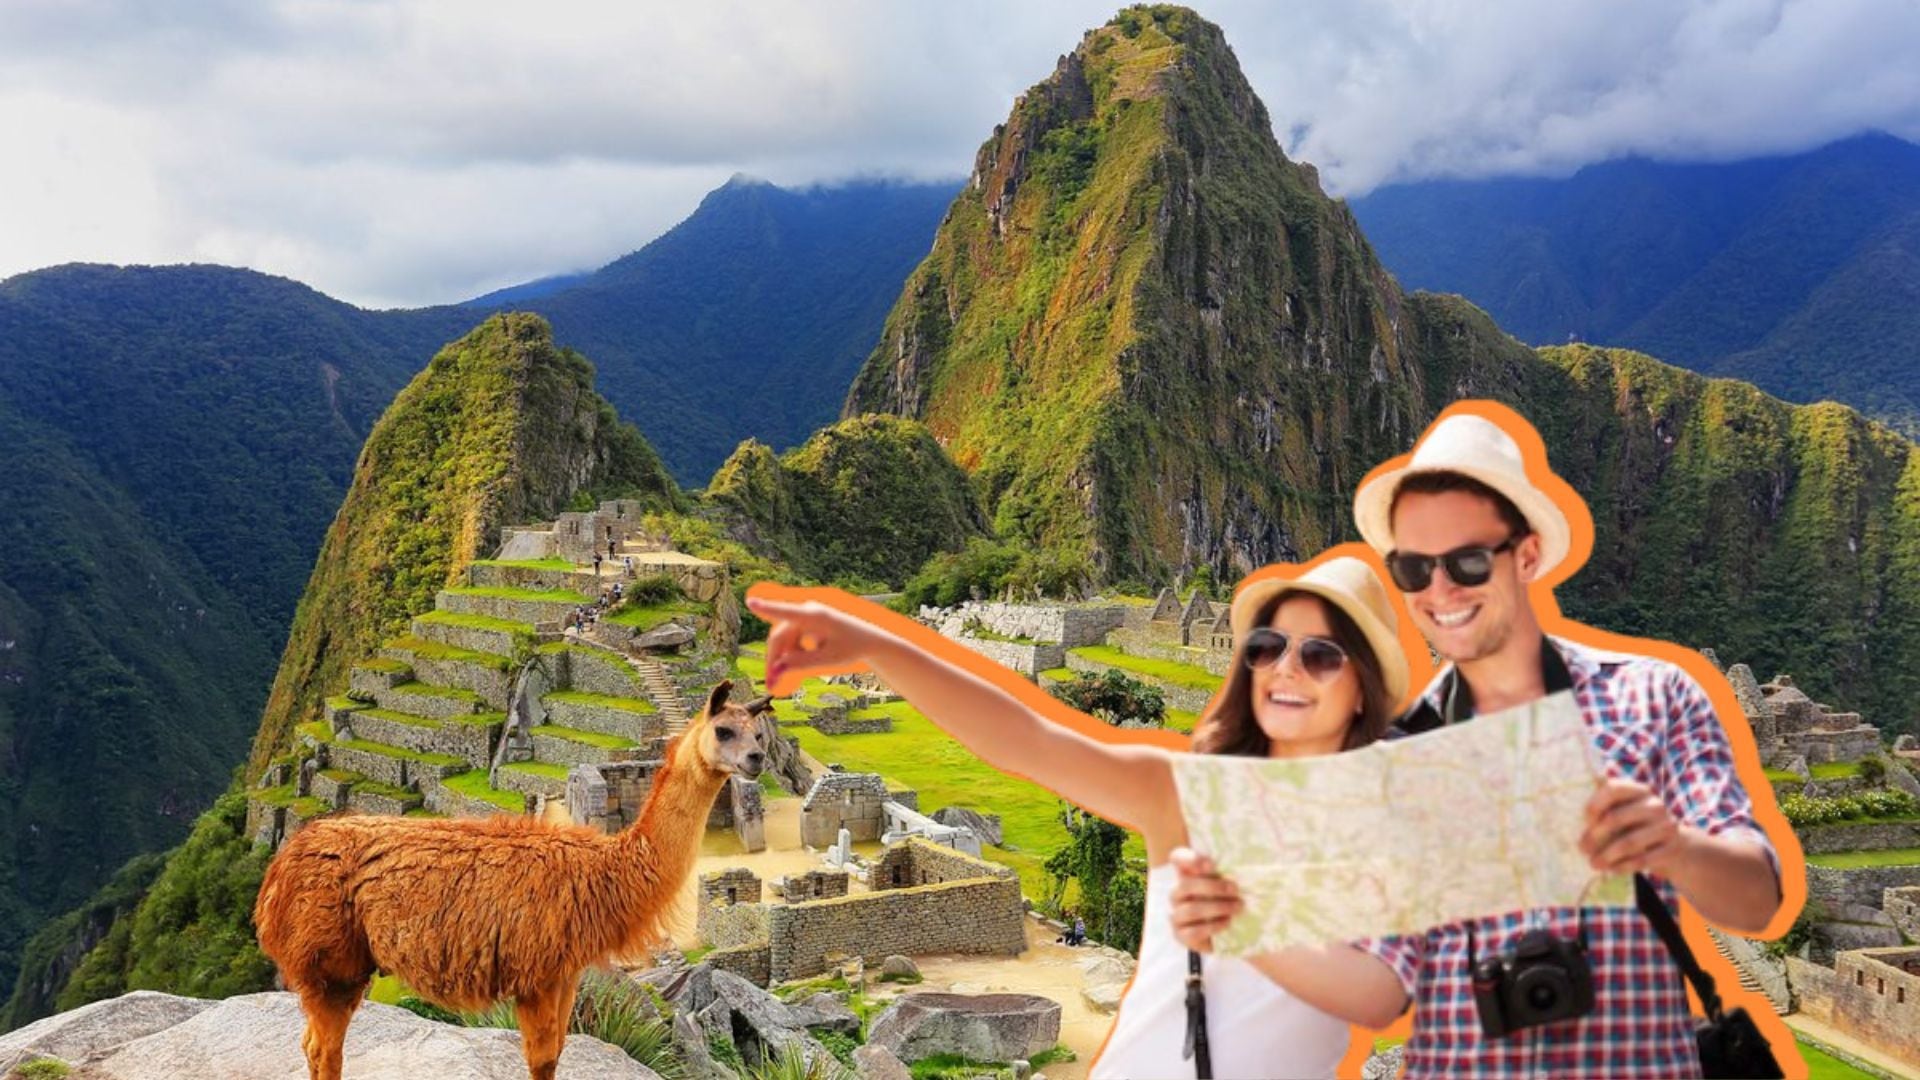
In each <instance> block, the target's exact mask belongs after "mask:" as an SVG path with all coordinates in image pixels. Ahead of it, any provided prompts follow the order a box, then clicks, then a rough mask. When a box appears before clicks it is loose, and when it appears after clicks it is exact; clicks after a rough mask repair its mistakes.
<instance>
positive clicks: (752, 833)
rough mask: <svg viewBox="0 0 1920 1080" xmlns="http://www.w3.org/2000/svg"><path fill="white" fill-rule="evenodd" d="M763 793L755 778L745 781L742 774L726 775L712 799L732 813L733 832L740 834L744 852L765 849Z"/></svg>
mask: <svg viewBox="0 0 1920 1080" xmlns="http://www.w3.org/2000/svg"><path fill="white" fill-rule="evenodd" d="M764 795H765V793H764V792H762V791H761V790H760V782H759V781H758V780H748V779H747V778H746V777H744V776H731V777H728V778H727V789H726V791H724V792H722V793H721V795H720V797H719V798H717V799H715V800H713V801H714V803H715V804H716V805H721V804H725V805H726V806H727V807H728V808H729V809H730V810H731V811H732V813H731V814H730V815H729V816H731V817H732V818H733V822H732V824H733V831H734V832H735V833H736V834H737V835H738V836H739V837H740V843H741V846H743V847H745V848H746V849H747V850H748V851H765V850H766V849H767V813H766V807H765V803H764V802H763V801H762V800H763V798H764Z"/></svg>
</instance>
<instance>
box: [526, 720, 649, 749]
mask: <svg viewBox="0 0 1920 1080" xmlns="http://www.w3.org/2000/svg"><path fill="white" fill-rule="evenodd" d="M527 734H529V735H550V736H552V737H554V738H556V739H565V740H567V741H568V742H577V743H585V744H586V745H588V746H596V747H599V748H600V749H602V750H631V749H633V748H634V747H635V746H637V745H639V744H637V743H635V742H634V741H633V740H632V739H623V738H621V737H620V736H618V735H603V734H601V733H600V732H598V731H581V730H579V729H578V728H568V727H561V726H559V725H558V724H541V725H540V726H539V727H536V728H532V729H530V730H529V731H528V732H527Z"/></svg>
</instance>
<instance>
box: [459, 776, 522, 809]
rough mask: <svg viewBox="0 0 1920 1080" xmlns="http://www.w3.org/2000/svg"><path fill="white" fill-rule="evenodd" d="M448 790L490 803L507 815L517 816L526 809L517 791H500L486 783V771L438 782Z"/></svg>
mask: <svg viewBox="0 0 1920 1080" xmlns="http://www.w3.org/2000/svg"><path fill="white" fill-rule="evenodd" d="M440 782H441V783H442V784H445V785H446V786H447V787H448V788H449V789H450V790H452V791H455V792H458V793H459V794H461V795H465V796H467V797H468V798H472V799H479V800H480V801H482V802H488V803H492V804H493V805H495V806H497V807H499V808H500V809H502V810H504V811H506V812H507V813H509V814H518V813H521V812H522V811H524V810H525V809H526V808H527V801H526V799H525V797H524V796H522V795H521V794H520V793H519V792H517V791H501V790H499V789H498V788H495V787H493V786H492V785H490V784H488V783H487V770H485V769H475V770H473V771H472V772H463V773H461V774H460V775H458V776H449V777H447V778H446V779H445V780H442V781H440Z"/></svg>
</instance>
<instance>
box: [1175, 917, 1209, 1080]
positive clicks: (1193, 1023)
mask: <svg viewBox="0 0 1920 1080" xmlns="http://www.w3.org/2000/svg"><path fill="white" fill-rule="evenodd" d="M1180 1056H1181V1057H1183V1058H1192V1059H1193V1074H1194V1076H1196V1077H1198V1078H1199V1080H1213V1050H1212V1048H1211V1047H1209V1046H1208V1045H1207V991H1206V987H1205V985H1204V984H1203V983H1202V982H1201V979H1200V954H1199V953H1197V952H1194V951H1193V950H1192V949H1188V950H1187V1039H1186V1043H1185V1045H1183V1046H1182V1047H1181V1048H1180Z"/></svg>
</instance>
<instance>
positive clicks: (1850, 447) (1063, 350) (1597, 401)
mask: <svg viewBox="0 0 1920 1080" xmlns="http://www.w3.org/2000/svg"><path fill="white" fill-rule="evenodd" d="M1463 397H1490V398H1495V399H1498V400H1500V401H1503V402H1506V403H1508V404H1511V405H1513V406H1514V407H1516V408H1517V409H1518V410H1519V411H1521V412H1522V413H1523V414H1524V415H1526V416H1528V417H1530V418H1531V419H1532V420H1533V422H1534V423H1535V424H1536V425H1537V426H1538V427H1539V429H1540V430H1541V433H1542V434H1543V436H1544V437H1545V438H1546V440H1547V445H1548V449H1549V452H1550V454H1551V455H1552V457H1553V460H1554V462H1555V465H1556V467H1557V468H1558V469H1559V470H1560V471H1561V472H1562V474H1563V475H1565V476H1566V477H1567V478H1568V479H1569V480H1570V481H1572V482H1573V483H1574V485H1575V486H1576V488H1578V489H1579V490H1581V491H1582V492H1583V493H1584V494H1586V496H1587V497H1588V499H1589V500H1590V502H1591V503H1592V505H1593V510H1594V517H1595V520H1596V527H1597V530H1598V537H1597V542H1596V545H1595V556H1594V559H1593V562H1592V564H1591V565H1590V567H1589V568H1588V570H1587V571H1586V572H1585V573H1583V574H1582V575H1581V576H1580V577H1579V578H1577V579H1576V580H1575V581H1574V582H1573V583H1572V584H1570V586H1569V587H1568V588H1567V590H1566V591H1565V592H1566V595H1565V601H1566V605H1567V608H1568V610H1569V612H1570V613H1573V614H1575V615H1577V616H1583V617H1587V618H1590V619H1592V620H1594V621H1597V622H1601V623H1602V624H1604V625H1606V626H1608V627H1609V628H1611V629H1617V630H1621V631H1628V632H1636V631H1637V632H1644V633H1653V634H1658V635H1661V636H1665V637H1670V638H1673V639H1676V640H1681V641H1686V642H1690V643H1693V644H1698V645H1713V646H1717V647H1722V648H1724V649H1730V650H1732V654H1733V655H1743V656H1752V657H1755V658H1756V660H1757V661H1758V662H1759V663H1760V664H1761V665H1762V666H1766V665H1772V664H1778V665H1781V666H1782V667H1791V668H1792V669H1794V670H1796V671H1806V672H1816V671H1817V672H1820V673H1822V674H1821V675H1818V676H1810V677H1812V678H1815V679H1817V680H1819V689H1818V692H1820V693H1825V694H1831V695H1836V696H1837V699H1838V700H1845V701H1847V702H1848V703H1849V704H1850V705H1852V706H1854V707H1859V708H1862V709H1871V710H1874V711H1875V712H1876V715H1878V716H1882V717H1885V718H1886V719H1887V720H1888V721H1889V722H1890V723H1893V724H1896V725H1898V724H1900V723H1912V722H1914V718H1913V716H1912V714H1913V706H1912V702H1913V701H1914V700H1916V698H1920V676H1916V675H1914V674H1911V673H1910V672H1909V671H1908V668H1910V667H1911V665H1907V664H1903V663H1902V662H1900V661H1898V660H1897V659H1896V658H1897V657H1899V656H1903V655H1904V656H1911V655H1920V617H1916V614H1915V606H1916V605H1917V604H1920V570H1916V566H1920V557H1917V556H1916V554H1915V546H1916V544H1920V541H1916V540H1915V539H1913V538H1914V537H1915V536H1920V492H1917V490H1916V485H1917V484H1920V480H1916V477H1917V476H1920V463H1917V461H1920V458H1917V456H1916V454H1915V449H1914V445H1913V444H1912V443H1910V442H1907V441H1905V440H1904V439H1902V438H1900V437H1899V436H1897V435H1895V434H1894V433H1892V432H1890V431H1889V430H1887V429H1886V428H1884V427H1881V426H1878V425H1876V424H1873V423H1870V422H1868V421H1865V420H1863V419H1862V418H1861V417H1859V416H1858V415H1857V414H1855V413H1852V412H1851V411H1849V410H1845V409H1841V408H1838V407H1835V406H1830V405H1820V406H1806V407H1795V406H1788V405H1785V404H1783V403H1781V402H1778V401H1774V400H1772V399H1770V398H1766V397H1764V396H1763V395H1761V394H1759V393H1758V392H1756V391H1754V390H1752V388H1750V387H1745V386H1742V385H1741V384H1735V383H1729V382H1723V381H1709V380H1707V379H1703V378H1700V377H1698V376H1694V375H1690V374H1688V373H1685V372H1682V371H1679V370H1677V369H1674V368H1671V367H1668V366H1667V365H1664V364H1661V363H1658V362H1657V361H1654V360H1651V359H1649V358H1647V357H1644V356H1640V355H1638V354H1633V353H1626V352H1621V351H1603V350H1594V349H1576V350H1560V349H1547V350H1540V351H1535V350H1532V349H1529V348H1527V347H1525V346H1522V345H1521V344H1519V343H1518V342H1516V341H1514V340H1513V339H1512V338H1510V337H1508V336H1507V335H1506V334H1504V333H1502V332H1501V331H1500V329H1499V328H1498V327H1496V326H1495V325H1494V324H1493V323H1492V322H1491V321H1490V320H1489V319H1488V318H1487V317H1486V316H1485V315H1484V313H1482V312H1480V311H1479V310H1478V309H1475V308H1474V307H1472V305H1470V304H1467V303H1465V302H1464V301H1461V300H1459V299H1458V298H1455V297H1444V296H1432V295H1426V294H1415V295H1412V296H1408V295H1404V294H1403V293H1402V292H1401V291H1400V289H1399V287H1398V286H1397V285H1396V284H1395V282H1394V281H1393V280H1392V278H1391V277H1390V276H1389V275H1387V274H1386V272H1385V271H1384V270H1382V268H1381V266H1380V263H1379V262H1378V260H1377V259H1376V258H1375V256H1374V254H1373V252H1372V250H1371V249H1370V248H1369V246H1368V244H1367V242H1366V240H1365V238H1364V237H1363V236H1362V235H1361V233H1360V230H1359V228H1358V226H1357V225H1356V224H1355V222H1354V219H1353V217H1352V215H1351V214H1350V213H1349V212H1348V210H1347V209H1346V207H1345V206H1344V205H1343V204H1341V203H1338V202H1335V201H1333V200H1331V199H1328V198H1327V197H1325V196H1324V195H1323V194H1322V193H1321V191H1320V188H1319V186H1318V183H1317V180H1316V178H1315V175H1314V172H1313V170H1312V168H1311V167H1310V166H1306V165H1301V164H1296V163H1293V162H1289V161H1288V160H1287V159H1286V158H1285V156H1284V155H1283V154H1282V153H1281V151H1280V149H1279V146H1278V145H1277V143H1276V142H1275V141H1274V138H1273V134H1272V129H1271V121H1270V118H1269V117H1268V115H1267V113H1266V110H1265V109H1264V107H1262V105H1261V104H1260V102H1259V100H1258V99H1257V98H1256V97H1255V96H1254V94H1253V92H1252V90H1251V89H1250V88H1249V87H1248V85H1247V82H1246V80H1245V78H1244V77H1243V76H1242V74H1241V73H1240V70H1239V67H1238V65H1237V63H1236V62H1235V60H1234V57H1233V53H1232V50H1231V49H1229V48H1228V47H1227V45H1226V43H1225V41H1224V40H1223V38H1222V36H1221V34H1220V31H1219V30H1218V28H1216V27H1214V26H1212V25H1211V24H1209V23H1207V22H1205V21H1204V20H1201V19H1200V18H1199V17H1197V16H1196V15H1194V14H1193V13H1192V12H1190V11H1187V10H1185V9H1181V8H1175V7H1165V6H1156V7H1153V8H1131V9H1128V10H1127V11H1124V12H1122V13H1121V14H1120V16H1118V17H1117V18H1116V19H1115V20H1114V21H1113V22H1111V23H1109V24H1108V25H1106V26H1103V27H1101V28H1099V29H1097V30H1094V31H1091V32H1090V33H1088V35H1087V36H1086V37H1085V39H1084V40H1083V41H1082V42H1081V43H1080V46H1079V47H1078V48H1077V49H1075V50H1074V52H1073V53H1072V54H1071V55H1069V56H1067V57H1064V58H1062V59H1061V61H1060V63H1059V65H1058V66H1057V67H1056V69H1055V71H1054V73H1053V74H1052V75H1051V76H1050V77H1049V78H1048V79H1046V80H1045V81H1044V82H1042V83H1040V84H1038V85H1037V86H1035V87H1034V88H1033V89H1031V90H1030V91H1028V92H1027V94H1026V95H1024V96H1023V97H1022V98H1021V99H1020V101H1019V102H1018V103H1017V104H1016V105H1015V107H1014V109H1013V112H1012V115H1011V116H1010V117H1009V118H1008V120H1007V122H1006V123H1005V124H1003V125H1001V126H1000V127H998V128H997V129H996V130H995V132H994V134H993V136H992V138H990V139H988V140H987V142H986V143H985V144H984V145H983V146H982V147H981V149H980V153H979V156H978V158H977V160H976V163H975V169H974V173H973V176H972V178H971V179H970V181H969V184H968V186H967V188H966V189H965V190H964V191H963V192H962V193H961V195H960V196H959V197H958V198H957V199H956V200H955V201H954V204H953V206H952V208H951V209H950V210H949V211H948V215H947V219H946V221H945V222H944V223H943V224H942V226H941V229H940V232H939V233H938V235H937V236H936V238H935V241H934V246H933V250H932V251H931V253H930V254H929V255H928V256H927V258H926V260H925V261H924V262H923V263H922V264H921V265H920V267H919V268H918V269H917V270H915V272H914V274H913V275H912V277H911V278H909V280H908V282H907V285H906V287H905V289H904V290H903V292H902V294H901V296H900V298H899V300H898V301H897V303H896V304H895V306H894V309H893V311H892V313H891V315H890V316H889V318H888V321H887V324H886V329H885V332H884V334H883V337H882V340H881V342H880V344H879V346H878V347H877V348H876V349H875V350H874V352H873V354H872V355H871V356H870V357H869V358H868V361H867V364H866V366H865V367H864V368H863V369H862V370H861V372H860V374H859V376H858V377H857V379H856V380H855V382H854V385H853V387H852V389H851V391H850V392H849V394H848V399H847V405H846V410H845V411H846V412H847V413H848V414H858V413H861V412H867V411H879V412H890V413H897V414H900V415H905V416H912V417H917V418H920V419H922V420H924V421H925V422H926V424H927V426H928V427H929V428H930V429H931V430H932V432H933V434H934V436H935V437H936V438H937V439H939V440H940V441H941V442H942V444H943V445H945V446H946V448H947V450H948V452H949V453H950V454H951V455H952V456H953V458H954V459H955V461H956V462H958V463H959V464H960V466H961V467H962V468H964V469H966V470H967V471H968V472H969V474H970V475H971V476H972V478H973V480H974V484H975V487H976V489H977V490H978V491H979V492H980V493H981V495H982V496H983V499H984V502H985V504H986V506H987V510H988V512H989V513H990V514H991V515H992V518H993V521H994V524H995V527H996V529H997V530H998V531H1000V532H1002V533H1004V534H1008V535H1012V536H1017V537H1020V538H1023V539H1026V540H1029V541H1031V542H1033V543H1036V544H1038V545H1041V546H1044V547H1048V548H1053V549H1066V550H1068V551H1071V552H1073V553H1076V554H1081V555H1085V556H1087V557H1089V558H1090V559H1091V561H1092V562H1093V564H1094V565H1095V566H1096V567H1098V568H1099V569H1100V570H1101V571H1103V572H1104V574H1105V575H1106V576H1107V577H1108V578H1110V579H1125V578H1142V579H1146V580H1149V581H1153V580H1165V579H1166V578H1167V577H1170V576H1171V574H1172V572H1173V571H1175V570H1176V569H1178V568H1181V567H1185V566H1193V565H1207V566H1209V567H1211V568H1212V569H1213V571H1214V573H1215V575H1216V576H1217V577H1218V578H1220V579H1222V580H1232V579H1234V578H1235V577H1237V576H1239V575H1240V574H1242V573H1244V572H1246V571H1247V570H1250V569H1252V568H1254V567H1257V566H1260V565H1262V564H1264V563H1267V562H1271V561H1274V560H1277V559H1295V558H1300V557H1303V556H1307V555H1311V554H1313V553H1315V552H1317V551H1319V550H1321V549H1323V548H1324V547H1326V546H1327V545H1329V544H1331V543H1335V542H1338V541H1341V540H1347V539H1353V538H1355V534H1354V531H1353V528H1352V524H1351V519H1350V511H1349V507H1350V505H1351V498H1352V493H1353V490H1354V488H1355V487H1356V486H1357V485H1358V482H1359V480H1360V479H1361V478H1362V477H1363V476H1364V475H1365V473H1366V471H1367V470H1368V469H1370V468H1372V467H1373V466H1374V465H1376V464H1378V463H1379V462H1380V461H1382V460H1384V459H1386V458H1388V457H1391V456H1393V455H1395V454H1399V453H1402V452H1404V451H1405V450H1406V449H1407V448H1408V447H1409V446H1410V445H1411V443H1412V441H1413V439H1414V438H1415V437H1416V436H1417V435H1418V434H1419V432H1420V431H1421V430H1422V428H1423V427H1424V426H1425V425H1426V424H1427V423H1428V422H1429V421H1430V420H1431V419H1432V417H1433V416H1434V415H1436V414H1437V413H1438V412H1439V411H1440V410H1441V409H1442V408H1444V407H1445V406H1446V405H1447V404H1448V403H1450V402H1452V401H1454V400H1457V399H1459V398H1463ZM1816 567H1817V568H1819V572H1818V573H1812V572H1810V569H1811V568H1816ZM1676 597H1680V598H1684V600H1685V602H1684V603H1677V602H1676Z"/></svg>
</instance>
